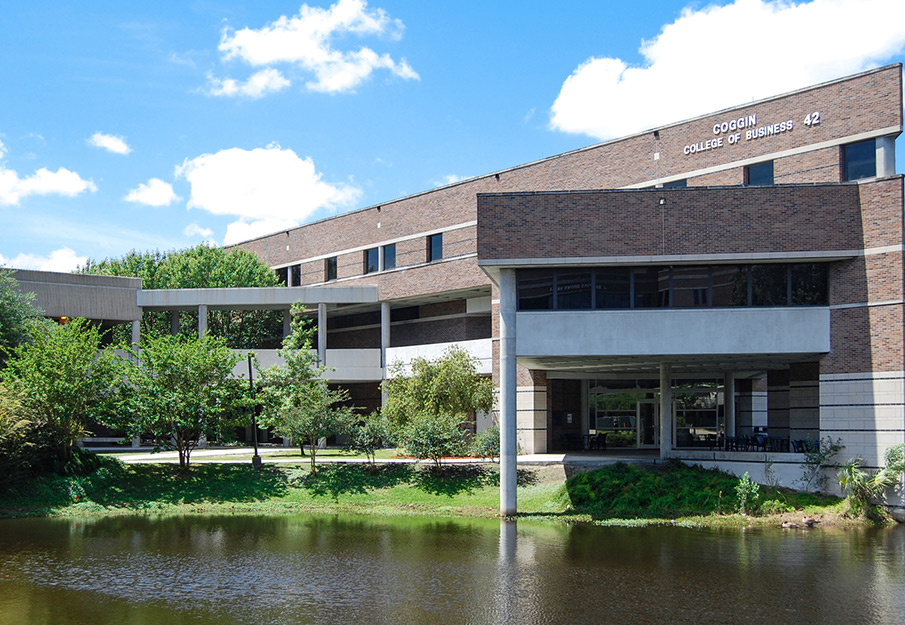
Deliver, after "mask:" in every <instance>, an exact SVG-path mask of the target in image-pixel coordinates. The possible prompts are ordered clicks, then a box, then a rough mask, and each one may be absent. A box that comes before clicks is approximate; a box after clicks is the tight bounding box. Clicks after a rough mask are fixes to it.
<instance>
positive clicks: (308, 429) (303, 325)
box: [259, 305, 355, 471]
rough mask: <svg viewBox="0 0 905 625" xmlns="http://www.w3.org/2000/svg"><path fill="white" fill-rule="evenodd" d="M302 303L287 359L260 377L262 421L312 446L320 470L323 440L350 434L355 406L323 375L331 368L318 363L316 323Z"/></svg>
mask: <svg viewBox="0 0 905 625" xmlns="http://www.w3.org/2000/svg"><path fill="white" fill-rule="evenodd" d="M304 312H305V310H304V308H303V307H302V306H300V305H295V306H293V308H292V333H291V334H290V335H289V336H287V337H286V339H285V340H284V342H283V349H282V350H280V352H279V354H280V356H282V358H283V360H284V364H283V365H282V366H281V365H275V366H273V367H270V368H268V369H266V370H264V371H263V372H262V373H261V376H260V378H259V380H260V382H261V384H262V385H263V390H262V393H261V395H260V396H259V399H260V400H261V404H262V406H263V412H262V415H261V424H262V425H263V426H264V427H268V428H271V429H272V430H273V431H274V432H275V433H276V434H278V435H279V436H282V437H283V438H291V439H293V440H295V441H296V442H298V444H299V446H300V447H301V448H302V452H303V453H304V445H305V443H308V444H309V445H310V452H311V470H312V471H315V470H316V468H317V467H316V464H315V463H316V460H317V441H318V440H319V439H321V438H327V437H329V436H334V435H336V434H342V433H345V432H346V431H347V430H348V429H349V428H350V427H351V425H352V422H353V420H354V419H355V410H354V408H352V407H351V406H348V405H347V404H345V403H344V402H347V401H348V400H349V394H348V392H347V391H346V390H344V389H331V388H330V386H329V385H328V383H327V381H326V380H324V379H322V378H321V377H320V376H321V375H322V374H323V373H324V371H325V370H326V368H325V367H322V366H320V367H319V366H317V357H316V355H315V354H314V352H313V351H312V349H311V347H312V335H313V333H314V328H313V327H311V326H310V324H309V323H308V322H307V319H305V318H304V317H303V314H304Z"/></svg>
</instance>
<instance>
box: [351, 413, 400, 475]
mask: <svg viewBox="0 0 905 625" xmlns="http://www.w3.org/2000/svg"><path fill="white" fill-rule="evenodd" d="M394 439H395V435H394V433H393V427H392V425H391V424H390V422H389V420H388V419H387V418H386V417H384V416H383V415H381V414H380V413H379V412H372V413H371V414H369V415H368V416H366V417H365V418H364V419H362V420H361V421H359V422H358V423H356V424H355V425H353V426H352V428H351V429H350V430H349V444H348V445H347V448H348V449H351V450H352V451H356V452H358V453H362V454H364V455H366V456H367V457H368V460H369V461H370V462H371V464H374V453H375V452H376V451H377V450H378V449H382V448H384V447H390V446H392V445H393V444H394Z"/></svg>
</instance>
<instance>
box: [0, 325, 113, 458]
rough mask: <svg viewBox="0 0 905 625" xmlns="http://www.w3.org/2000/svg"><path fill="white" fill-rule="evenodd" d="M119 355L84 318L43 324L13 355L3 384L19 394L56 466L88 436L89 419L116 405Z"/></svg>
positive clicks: (0, 374)
mask: <svg viewBox="0 0 905 625" xmlns="http://www.w3.org/2000/svg"><path fill="white" fill-rule="evenodd" d="M117 360H118V358H117V356H116V354H115V352H114V350H113V348H112V347H106V348H103V349H101V332H100V331H99V330H98V329H97V327H95V326H93V325H91V324H90V323H89V322H88V321H86V320H84V319H73V320H71V321H70V322H69V323H66V324H64V325H57V324H41V325H38V326H36V327H35V331H34V333H33V340H32V341H31V342H30V343H24V344H22V345H20V346H19V347H16V348H14V349H13V350H11V351H10V357H9V360H8V361H7V363H6V368H5V369H4V370H3V371H2V372H0V380H2V383H3V384H4V385H5V386H7V388H15V389H17V391H18V394H19V398H18V400H19V401H20V402H21V406H22V408H23V410H24V412H25V413H26V414H27V415H28V417H29V419H30V420H31V422H32V425H31V427H32V429H33V432H34V433H35V436H36V441H35V442H36V443H38V444H39V446H40V447H41V448H42V449H45V450H47V452H48V455H49V459H50V460H51V461H60V462H62V463H65V462H66V461H68V460H69V459H70V458H71V457H72V450H73V448H74V447H75V444H76V441H77V440H78V439H79V438H82V437H83V436H86V435H87V434H88V432H87V429H86V428H87V423H88V419H89V417H93V418H95V419H98V420H101V419H103V418H105V417H106V415H107V414H108V413H109V412H110V411H111V410H113V408H114V406H115V396H116V388H117V386H118V382H119V381H118V378H117V368H118V367H117Z"/></svg>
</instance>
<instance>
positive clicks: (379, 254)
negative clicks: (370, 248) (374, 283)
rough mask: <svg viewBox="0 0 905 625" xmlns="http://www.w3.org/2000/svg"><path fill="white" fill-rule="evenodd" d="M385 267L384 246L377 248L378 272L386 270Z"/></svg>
mask: <svg viewBox="0 0 905 625" xmlns="http://www.w3.org/2000/svg"><path fill="white" fill-rule="evenodd" d="M383 265H384V260H383V246H382V245H381V246H380V247H378V248H377V271H383V270H385V269H386V267H384V266H383Z"/></svg>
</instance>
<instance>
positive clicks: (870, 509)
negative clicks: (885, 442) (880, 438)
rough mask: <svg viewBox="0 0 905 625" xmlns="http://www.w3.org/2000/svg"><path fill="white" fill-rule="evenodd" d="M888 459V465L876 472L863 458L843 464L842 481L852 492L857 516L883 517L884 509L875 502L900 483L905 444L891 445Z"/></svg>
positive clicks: (852, 506)
mask: <svg viewBox="0 0 905 625" xmlns="http://www.w3.org/2000/svg"><path fill="white" fill-rule="evenodd" d="M885 459H886V466H885V467H883V468H882V469H880V470H879V471H877V472H876V473H873V474H870V473H868V472H867V471H865V470H864V469H862V468H861V466H862V464H863V461H862V460H861V458H854V459H853V460H850V461H849V462H848V463H847V464H844V465H842V470H841V472H840V474H839V485H840V486H842V488H843V490H845V491H846V492H847V493H848V503H849V510H851V512H852V513H853V514H855V515H856V516H862V515H863V516H866V517H867V518H869V519H871V520H874V521H880V520H882V519H883V517H884V514H883V511H882V510H881V509H880V508H878V507H877V506H876V505H875V504H874V502H875V501H876V500H877V499H879V498H881V497H882V496H883V494H884V493H885V492H886V491H887V490H888V489H890V488H893V487H895V486H896V485H898V484H899V483H900V481H901V479H902V475H903V474H905V444H900V445H893V446H892V447H890V448H888V449H887V450H886V454H885Z"/></svg>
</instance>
